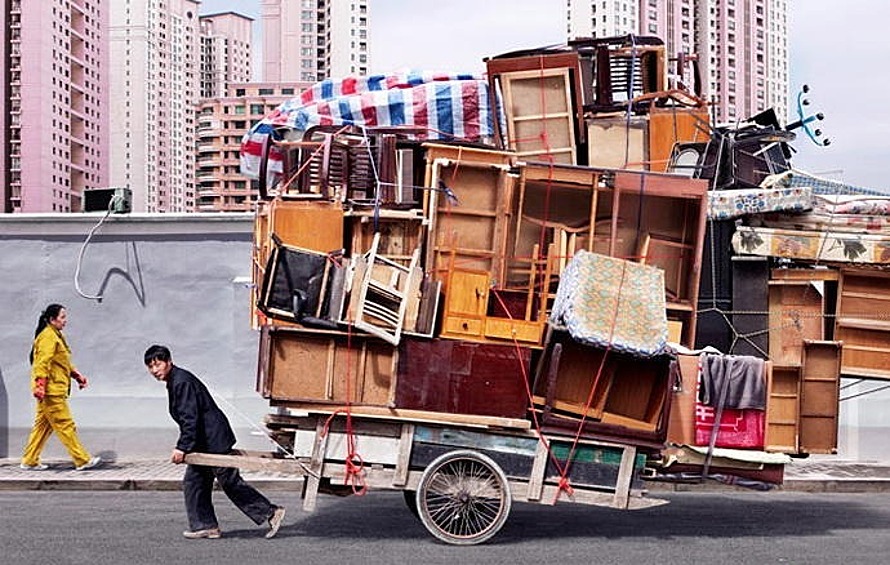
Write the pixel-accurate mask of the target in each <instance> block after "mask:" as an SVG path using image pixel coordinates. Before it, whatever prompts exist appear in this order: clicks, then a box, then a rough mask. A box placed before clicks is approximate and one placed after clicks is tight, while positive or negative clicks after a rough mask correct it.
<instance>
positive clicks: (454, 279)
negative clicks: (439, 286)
mask: <svg viewBox="0 0 890 565" xmlns="http://www.w3.org/2000/svg"><path fill="white" fill-rule="evenodd" d="M489 278H490V275H489V274H488V273H483V272H475V271H459V270H456V271H453V272H452V274H451V279H450V280H449V282H448V298H447V304H448V308H447V312H448V314H458V315H468V316H474V317H482V316H484V315H485V312H486V310H487V309H488V284H489V282H488V281H489Z"/></svg>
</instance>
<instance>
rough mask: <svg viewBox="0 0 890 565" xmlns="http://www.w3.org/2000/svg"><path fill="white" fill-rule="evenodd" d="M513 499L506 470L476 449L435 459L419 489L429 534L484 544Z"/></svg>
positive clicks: (451, 540) (461, 542) (449, 540)
mask: <svg viewBox="0 0 890 565" xmlns="http://www.w3.org/2000/svg"><path fill="white" fill-rule="evenodd" d="M511 501H512V499H511V497H510V487H509V485H508V484H507V477H506V475H504V472H503V471H502V470H501V468H500V467H498V465H497V463H495V462H494V461H492V460H491V458H489V457H487V456H485V455H482V454H481V453H476V452H474V451H466V450H465V451H452V452H451V453H446V454H444V455H441V456H440V457H438V458H436V459H435V460H434V461H433V462H432V463H430V465H429V467H427V468H426V470H425V471H424V472H423V476H421V478H420V484H419V486H418V488H417V510H418V512H419V514H420V521H421V522H423V525H424V527H426V529H427V530H429V532H430V533H431V534H433V535H434V536H436V537H437V538H439V539H440V540H442V541H444V542H446V543H450V544H454V545H473V544H477V543H482V542H484V541H486V540H488V539H489V538H491V537H492V536H494V535H495V534H496V533H498V531H499V530H500V529H501V527H502V526H503V525H504V522H506V521H507V516H508V515H509V514H510V503H511Z"/></svg>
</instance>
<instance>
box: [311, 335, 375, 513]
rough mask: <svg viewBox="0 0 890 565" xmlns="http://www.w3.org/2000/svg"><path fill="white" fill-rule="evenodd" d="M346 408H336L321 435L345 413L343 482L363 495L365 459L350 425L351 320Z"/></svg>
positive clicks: (348, 343)
mask: <svg viewBox="0 0 890 565" xmlns="http://www.w3.org/2000/svg"><path fill="white" fill-rule="evenodd" d="M346 355H347V357H346V408H345V409H342V410H337V411H335V412H334V413H333V414H331V415H330V416H328V419H327V420H326V421H325V424H324V428H323V429H322V432H321V435H322V437H324V436H325V435H327V434H328V432H329V431H330V426H331V422H332V421H333V419H334V417H335V416H338V415H340V414H345V416H346V429H345V432H346V460H345V461H344V462H343V464H344V467H345V469H346V477H345V478H344V483H345V484H347V485H349V486H351V487H352V493H353V494H355V495H358V496H363V495H364V494H365V493H367V492H368V485H367V482H366V481H365V460H364V459H362V456H361V455H359V452H358V446H357V442H356V438H355V430H354V428H353V426H352V400H351V398H352V362H353V350H352V320H350V321H349V323H348V324H347V330H346Z"/></svg>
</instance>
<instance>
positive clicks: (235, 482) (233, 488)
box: [182, 465, 276, 530]
mask: <svg viewBox="0 0 890 565" xmlns="http://www.w3.org/2000/svg"><path fill="white" fill-rule="evenodd" d="M213 479H216V480H217V481H219V486H220V487H222V490H223V492H225V493H226V496H228V497H229V500H231V501H232V503H234V504H235V506H237V507H238V508H239V509H240V510H241V511H242V512H244V514H246V515H247V517H248V518H250V519H251V520H253V522H254V523H255V524H257V525H260V524H262V523H263V522H265V521H266V520H268V519H269V518H270V517H271V516H272V514H273V512H274V511H275V508H276V507H275V506H274V505H273V504H272V503H271V502H269V499H268V498H266V497H265V496H263V495H262V494H261V493H260V491H258V490H257V489H255V488H253V487H252V486H250V485H249V484H247V481H245V480H244V479H243V478H241V473H240V472H238V469H234V468H231V467H205V466H203V465H188V466H187V467H186V469H185V475H183V477H182V491H183V494H184V495H185V510H186V513H187V514H188V519H189V527H190V528H191V529H192V530H206V529H208V528H216V527H218V526H219V522H218V521H217V519H216V512H215V511H214V510H213V500H212V495H213Z"/></svg>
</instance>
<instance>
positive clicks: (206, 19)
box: [199, 12, 253, 99]
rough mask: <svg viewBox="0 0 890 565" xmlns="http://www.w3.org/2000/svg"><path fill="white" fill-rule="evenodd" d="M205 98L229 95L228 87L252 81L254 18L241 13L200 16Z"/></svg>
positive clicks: (202, 83) (202, 88)
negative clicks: (252, 26) (227, 93)
mask: <svg viewBox="0 0 890 565" xmlns="http://www.w3.org/2000/svg"><path fill="white" fill-rule="evenodd" d="M199 19H200V22H201V98H202V99H203V98H218V97H221V96H225V93H226V85H228V84H231V83H236V82H238V83H241V82H247V81H249V80H250V74H251V62H252V60H253V59H252V57H251V43H252V41H251V39H252V30H251V25H252V24H253V18H250V17H248V16H245V15H242V14H239V13H237V12H221V13H218V14H205V15H202V16H200V18H199Z"/></svg>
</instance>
